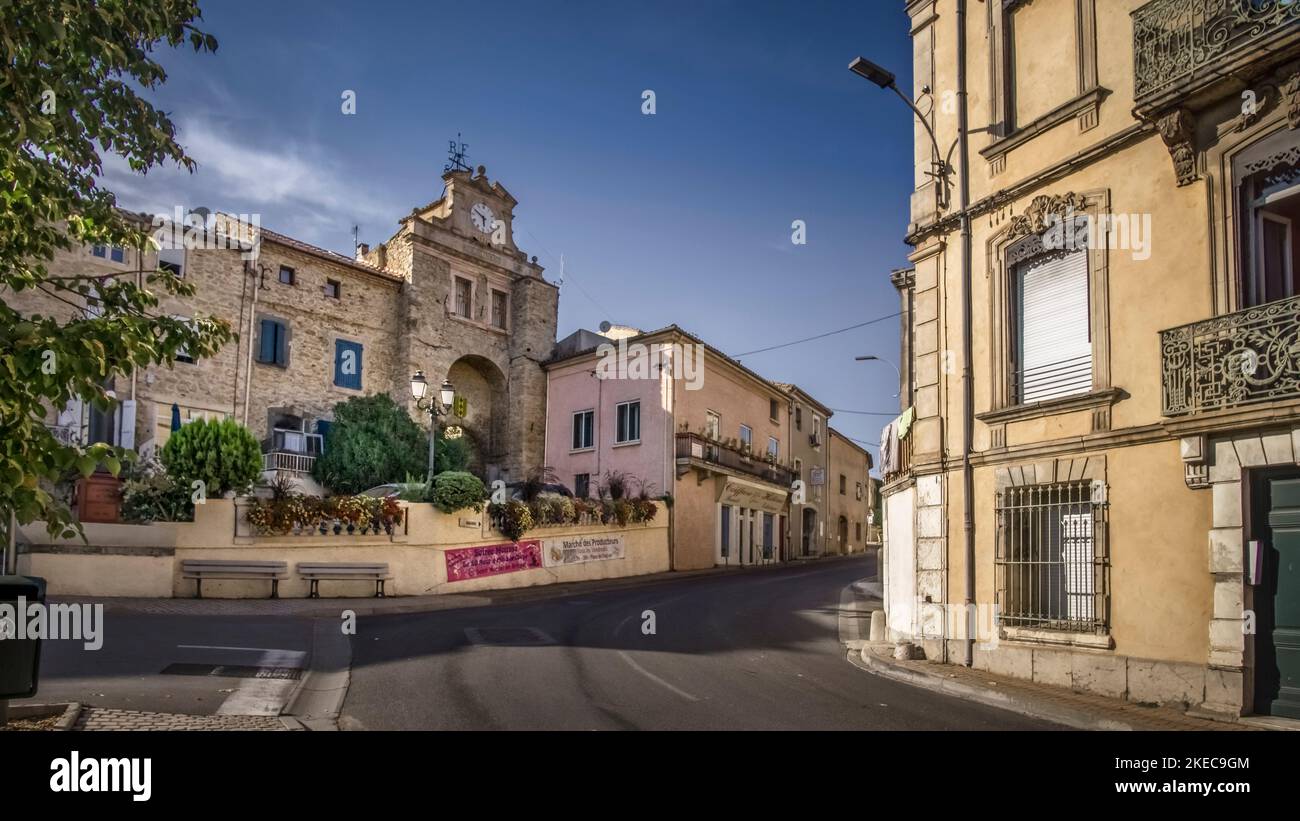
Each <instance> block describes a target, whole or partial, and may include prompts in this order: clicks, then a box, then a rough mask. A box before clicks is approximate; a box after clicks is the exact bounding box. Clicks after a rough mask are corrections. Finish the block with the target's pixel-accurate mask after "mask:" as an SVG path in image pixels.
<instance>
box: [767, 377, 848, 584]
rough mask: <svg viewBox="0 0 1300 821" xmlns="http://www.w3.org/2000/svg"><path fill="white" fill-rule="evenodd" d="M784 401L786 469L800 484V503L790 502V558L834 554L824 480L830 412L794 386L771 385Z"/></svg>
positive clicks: (783, 384)
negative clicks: (787, 443)
mask: <svg viewBox="0 0 1300 821" xmlns="http://www.w3.org/2000/svg"><path fill="white" fill-rule="evenodd" d="M775 384H776V386H777V387H778V388H780V389H781V390H782V391H784V393H785V395H786V399H787V412H788V416H787V423H788V424H787V427H788V431H787V433H786V439H787V441H789V443H790V447H789V449H788V450H789V457H790V467H791V469H792V470H793V471H794V478H795V479H796V480H798V481H801V482H803V500H804V501H803V503H802V504H798V503H796V501H795V500H794V499H793V498H792V499H791V503H790V541H789V544H790V555H789V556H788V557H787V558H809V557H813V556H824V555H827V553H830V552H835V551H832V550H830V549H829V547H830V545H831V543H832V541H833V537H834V536H836V535H837V534H836V532H835V531H833V530H832V529H830V528H831V525H830V524H828V522H833V521H834V519H831V518H830V510H829V506H828V501H829V497H828V494H827V482H828V479H827V477H828V476H830V467H829V460H830V455H831V451H830V448H829V447H827V431H828V430H829V422H830V418H831V409H830V408H828V407H826V406H825V405H823V404H822V403H821V402H818V401H817V400H816V399H814V398H813V397H812V396H810V395H809V394H808V393H807V392H806V391H804V390H803V389H802V388H800V387H799V386H798V385H792V384H789V383H786V382H777V383H775Z"/></svg>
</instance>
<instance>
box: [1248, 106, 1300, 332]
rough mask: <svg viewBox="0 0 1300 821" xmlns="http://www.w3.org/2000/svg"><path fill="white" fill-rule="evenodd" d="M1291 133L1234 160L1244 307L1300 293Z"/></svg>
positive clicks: (1298, 170) (1299, 199) (1299, 185)
mask: <svg viewBox="0 0 1300 821" xmlns="http://www.w3.org/2000/svg"><path fill="white" fill-rule="evenodd" d="M1295 157H1296V141H1295V137H1294V136H1293V134H1292V133H1291V132H1289V131H1285V132H1281V133H1280V134H1277V135H1274V136H1270V137H1268V138H1266V139H1265V140H1263V141H1262V142H1261V143H1259V145H1258V146H1256V147H1252V148H1251V149H1250V150H1249V151H1246V152H1243V156H1242V157H1240V158H1238V159H1237V160H1236V161H1235V162H1234V166H1235V168H1234V172H1235V174H1234V176H1235V178H1236V183H1237V186H1238V188H1239V190H1240V192H1241V193H1240V196H1241V203H1240V205H1241V209H1242V213H1243V215H1244V217H1245V218H1244V219H1242V220H1240V222H1239V224H1240V226H1241V227H1240V235H1239V240H1238V244H1239V246H1240V249H1241V250H1240V254H1239V258H1240V260H1241V275H1240V288H1241V301H1242V307H1243V308H1249V307H1254V306H1256V305H1263V304H1265V303H1267V302H1275V301H1277V300H1279V299H1286V298H1287V297H1290V296H1295V295H1296V294H1297V293H1300V290H1297V288H1296V279H1297V271H1300V243H1297V242H1296V235H1295V228H1296V224H1297V222H1298V221H1300V162H1298V161H1296V159H1295Z"/></svg>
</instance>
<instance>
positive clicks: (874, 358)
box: [853, 354, 903, 399]
mask: <svg viewBox="0 0 1300 821" xmlns="http://www.w3.org/2000/svg"><path fill="white" fill-rule="evenodd" d="M853 358H854V360H855V361H857V362H884V363H885V364H886V365H888V366H889V367H891V368H893V369H894V373H896V374H898V391H896V392H895V393H894V398H895V399H897V398H898V394H899V393H901V392H902V389H903V372H902V371H900V370H899V369H898V366H897V365H895V364H894V363H893V362H890V361H889V360H888V359H885V358H884V357H882V356H876V355H875V354H869V355H867V356H855V357H853Z"/></svg>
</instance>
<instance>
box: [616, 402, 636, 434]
mask: <svg viewBox="0 0 1300 821" xmlns="http://www.w3.org/2000/svg"><path fill="white" fill-rule="evenodd" d="M614 441H615V442H616V443H619V444H622V443H623V442H639V441H641V401H640V400H637V401H635V402H621V403H619V405H618V407H617V408H615V425H614Z"/></svg>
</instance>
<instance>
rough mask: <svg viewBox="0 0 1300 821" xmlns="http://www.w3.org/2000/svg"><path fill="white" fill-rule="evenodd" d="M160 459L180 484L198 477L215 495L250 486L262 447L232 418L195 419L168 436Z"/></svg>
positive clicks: (205, 489)
mask: <svg viewBox="0 0 1300 821" xmlns="http://www.w3.org/2000/svg"><path fill="white" fill-rule="evenodd" d="M162 463H163V465H164V466H165V467H166V468H167V474H168V475H169V476H172V477H173V478H174V479H175V480H176V481H177V482H178V483H179V484H181V485H182V486H185V487H189V486H191V483H193V482H195V481H199V482H202V483H203V492H204V493H205V494H206V495H208V496H212V497H218V496H221V495H223V494H225V493H226V492H227V491H231V490H233V491H235V492H236V493H244V492H246V491H248V489H249V488H251V487H252V486H253V483H254V482H256V481H257V477H258V476H259V475H260V474H261V472H262V448H261V445H259V444H258V441H257V438H256V437H255V436H253V432H252V431H250V430H249V429H248V428H246V427H244V426H243V425H241V424H239V423H238V422H236V421H235V420H234V419H220V420H211V421H209V420H207V419H195V420H194V421H193V422H190V423H189V424H188V425H185V426H183V427H182V428H181V429H180V430H178V431H176V432H175V433H173V434H172V435H171V436H170V437H168V439H167V444H166V445H164V446H163V449H162Z"/></svg>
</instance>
